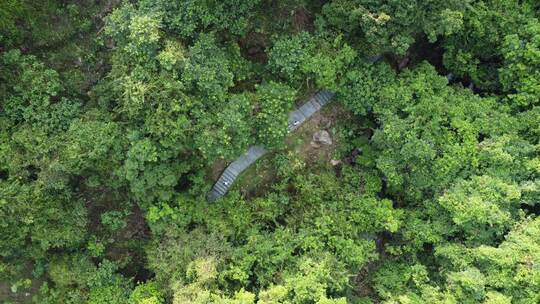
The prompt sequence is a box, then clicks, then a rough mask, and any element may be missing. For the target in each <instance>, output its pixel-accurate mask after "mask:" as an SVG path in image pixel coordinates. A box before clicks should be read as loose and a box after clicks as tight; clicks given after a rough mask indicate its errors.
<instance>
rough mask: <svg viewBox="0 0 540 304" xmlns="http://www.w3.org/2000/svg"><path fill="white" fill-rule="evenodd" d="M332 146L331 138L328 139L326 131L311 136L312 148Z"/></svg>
mask: <svg viewBox="0 0 540 304" xmlns="http://www.w3.org/2000/svg"><path fill="white" fill-rule="evenodd" d="M331 144H332V138H331V137H330V134H329V133H328V131H326V130H320V131H317V132H315V134H313V140H312V141H311V145H312V146H313V147H319V146H320V145H331Z"/></svg>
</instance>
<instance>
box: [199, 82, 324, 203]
mask: <svg viewBox="0 0 540 304" xmlns="http://www.w3.org/2000/svg"><path fill="white" fill-rule="evenodd" d="M332 97H334V93H331V92H329V91H319V92H318V93H317V94H315V95H314V96H313V97H311V98H310V99H309V100H308V101H307V102H306V103H304V104H303V105H302V106H300V107H299V108H298V109H296V110H294V111H292V112H290V113H289V126H288V128H289V133H290V132H293V131H294V130H296V129H298V128H299V127H300V126H301V125H302V124H303V123H304V122H305V121H306V120H308V119H309V118H310V117H311V116H313V114H315V113H317V112H318V111H319V110H320V109H321V108H322V107H323V106H324V105H326V104H327V103H328V102H330V100H331V99H332ZM264 154H266V149H264V147H261V146H252V147H250V148H249V149H248V150H247V151H246V153H244V154H242V155H241V156H240V157H238V158H237V159H236V160H235V161H233V162H232V163H231V164H230V165H229V166H228V167H227V168H226V169H225V170H224V171H223V173H222V174H221V176H220V177H219V178H218V180H217V181H216V183H215V184H214V186H213V187H212V190H210V192H208V194H207V195H206V199H207V200H208V201H209V202H214V201H216V200H217V199H219V198H220V197H222V196H223V195H225V194H226V193H227V192H228V191H229V189H230V188H231V187H232V185H233V183H234V181H235V180H236V178H237V177H238V176H239V175H240V174H241V173H242V172H243V171H244V170H246V169H247V168H248V167H249V166H251V165H252V164H253V163H254V162H256V161H257V160H258V159H259V158H261V157H262V156H263V155H264Z"/></svg>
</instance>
